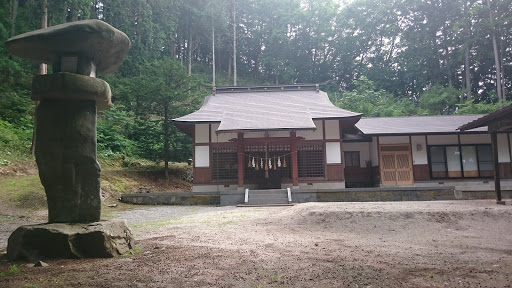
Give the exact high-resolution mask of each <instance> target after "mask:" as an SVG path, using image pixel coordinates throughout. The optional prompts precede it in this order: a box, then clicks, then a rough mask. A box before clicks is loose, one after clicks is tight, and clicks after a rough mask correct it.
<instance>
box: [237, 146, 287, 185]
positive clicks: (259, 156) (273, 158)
mask: <svg viewBox="0 0 512 288" xmlns="http://www.w3.org/2000/svg"><path fill="white" fill-rule="evenodd" d="M246 140H247V139H246ZM244 155H245V157H244V159H245V161H244V163H245V169H244V170H245V171H244V172H245V173H244V174H245V175H244V183H251V184H257V186H258V189H281V184H282V183H291V165H290V164H291V155H290V145H289V144H275V143H272V142H270V143H269V141H265V142H263V143H254V144H251V143H250V140H249V141H247V142H246V143H245V145H244Z"/></svg>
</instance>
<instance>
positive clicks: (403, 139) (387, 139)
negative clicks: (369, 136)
mask: <svg viewBox="0 0 512 288" xmlns="http://www.w3.org/2000/svg"><path fill="white" fill-rule="evenodd" d="M379 144H409V136H379Z"/></svg>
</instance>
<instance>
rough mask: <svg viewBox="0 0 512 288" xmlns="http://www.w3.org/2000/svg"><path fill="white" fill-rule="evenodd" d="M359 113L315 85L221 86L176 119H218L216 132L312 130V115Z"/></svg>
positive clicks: (327, 116)
mask: <svg viewBox="0 0 512 288" xmlns="http://www.w3.org/2000/svg"><path fill="white" fill-rule="evenodd" d="M360 117H361V114H360V113H354V112H350V111H347V110H343V109H341V108H338V107H336V106H334V105H333V104H332V103H331V101H330V100H329V97H328V96H327V93H325V92H323V91H320V90H319V89H318V85H285V86H258V87H223V88H217V89H215V90H214V93H213V94H211V95H209V96H207V97H206V99H205V101H204V103H203V106H202V107H201V108H200V109H199V110H198V111H196V112H193V113H191V114H188V115H185V116H183V117H179V118H176V119H173V121H175V122H177V124H178V123H218V122H220V125H219V128H218V130H217V132H232V131H247V130H249V131H262V130H286V129H289V130H315V129H316V126H315V124H314V123H313V119H341V118H351V119H352V120H353V123H352V125H353V124H354V123H356V122H357V120H359V118H360Z"/></svg>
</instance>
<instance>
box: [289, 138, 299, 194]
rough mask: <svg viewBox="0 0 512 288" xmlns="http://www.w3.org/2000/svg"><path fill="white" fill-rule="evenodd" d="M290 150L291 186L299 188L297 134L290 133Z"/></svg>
mask: <svg viewBox="0 0 512 288" xmlns="http://www.w3.org/2000/svg"><path fill="white" fill-rule="evenodd" d="M290 149H291V150H292V151H291V158H292V185H293V186H295V187H296V186H299V166H298V165H299V161H298V159H297V133H295V131H292V132H290Z"/></svg>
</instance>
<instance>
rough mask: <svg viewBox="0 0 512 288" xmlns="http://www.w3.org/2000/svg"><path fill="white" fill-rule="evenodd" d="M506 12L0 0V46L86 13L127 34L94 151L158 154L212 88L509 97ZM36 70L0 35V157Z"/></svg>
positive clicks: (240, 2) (301, 1) (304, 2)
mask: <svg viewBox="0 0 512 288" xmlns="http://www.w3.org/2000/svg"><path fill="white" fill-rule="evenodd" d="M510 11H512V0H481V1H478V0H352V1H346V2H344V1H336V0H97V1H92V0H68V1H64V0H2V1H0V43H4V42H5V41H6V40H7V39H8V38H10V37H12V36H15V35H18V34H21V33H24V32H28V31H32V30H36V29H39V28H41V27H45V26H53V25H57V24H61V23H65V22H71V21H77V20H84V19H101V20H103V21H106V22H107V23H109V24H111V25H113V26H114V27H116V28H117V29H119V30H121V31H123V32H125V33H126V34H127V35H128V37H129V38H130V39H131V41H132V47H131V50H130V52H129V54H128V56H127V58H126V60H125V61H124V63H123V64H122V66H121V67H120V68H119V70H118V71H116V72H115V73H114V74H112V75H108V76H106V77H104V79H105V80H106V81H107V82H108V83H109V84H110V85H111V88H112V93H113V94H112V100H113V108H112V109H110V110H107V111H103V112H100V113H99V115H98V116H99V119H98V153H99V155H100V157H137V158H143V159H148V160H152V161H156V162H158V161H162V160H164V161H165V162H166V163H167V161H185V160H187V159H188V158H190V157H191V154H192V149H191V147H192V146H191V139H190V138H189V137H188V136H186V135H184V134H183V133H181V132H179V131H178V130H177V129H176V127H175V126H174V125H172V123H171V119H173V118H176V117H179V116H183V115H185V114H188V113H190V112H193V111H195V110H197V109H198V108H199V107H200V106H201V104H202V101H203V100H204V97H205V96H206V95H208V94H209V93H210V91H211V86H212V85H216V86H234V85H238V86H249V85H262V84H293V83H323V85H322V88H321V89H322V90H324V91H326V92H328V94H329V97H330V98H331V100H332V102H333V103H335V105H337V106H339V107H341V108H343V109H347V110H351V111H355V112H360V113H363V116H364V117H376V116H404V115H439V114H454V113H455V114H478V113H488V112H492V111H494V110H496V109H497V108H499V107H502V106H504V105H508V104H510V102H509V101H508V100H509V99H510V98H511V93H512V66H511V63H512V50H511V49H510V47H511V45H510V44H511V43H512V33H511V32H512V21H511V20H512V13H510ZM213 51H214V52H213ZM47 69H48V70H49V72H48V73H51V67H47ZM44 70H45V68H44V66H40V65H37V64H35V63H31V62H28V61H25V60H22V59H20V58H17V57H15V56H11V55H9V54H8V52H7V51H6V49H5V46H4V45H3V44H2V45H0V166H2V165H8V164H9V163H10V161H11V159H13V157H14V158H15V157H25V156H26V157H31V156H30V155H31V154H30V150H31V143H32V131H33V123H34V119H33V117H34V111H35V104H34V102H33V101H31V100H30V90H31V80H32V77H33V75H35V74H38V73H41V72H43V73H44ZM247 109H251V108H250V107H247ZM283 113H286V107H283ZM262 117H264V115H262Z"/></svg>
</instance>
